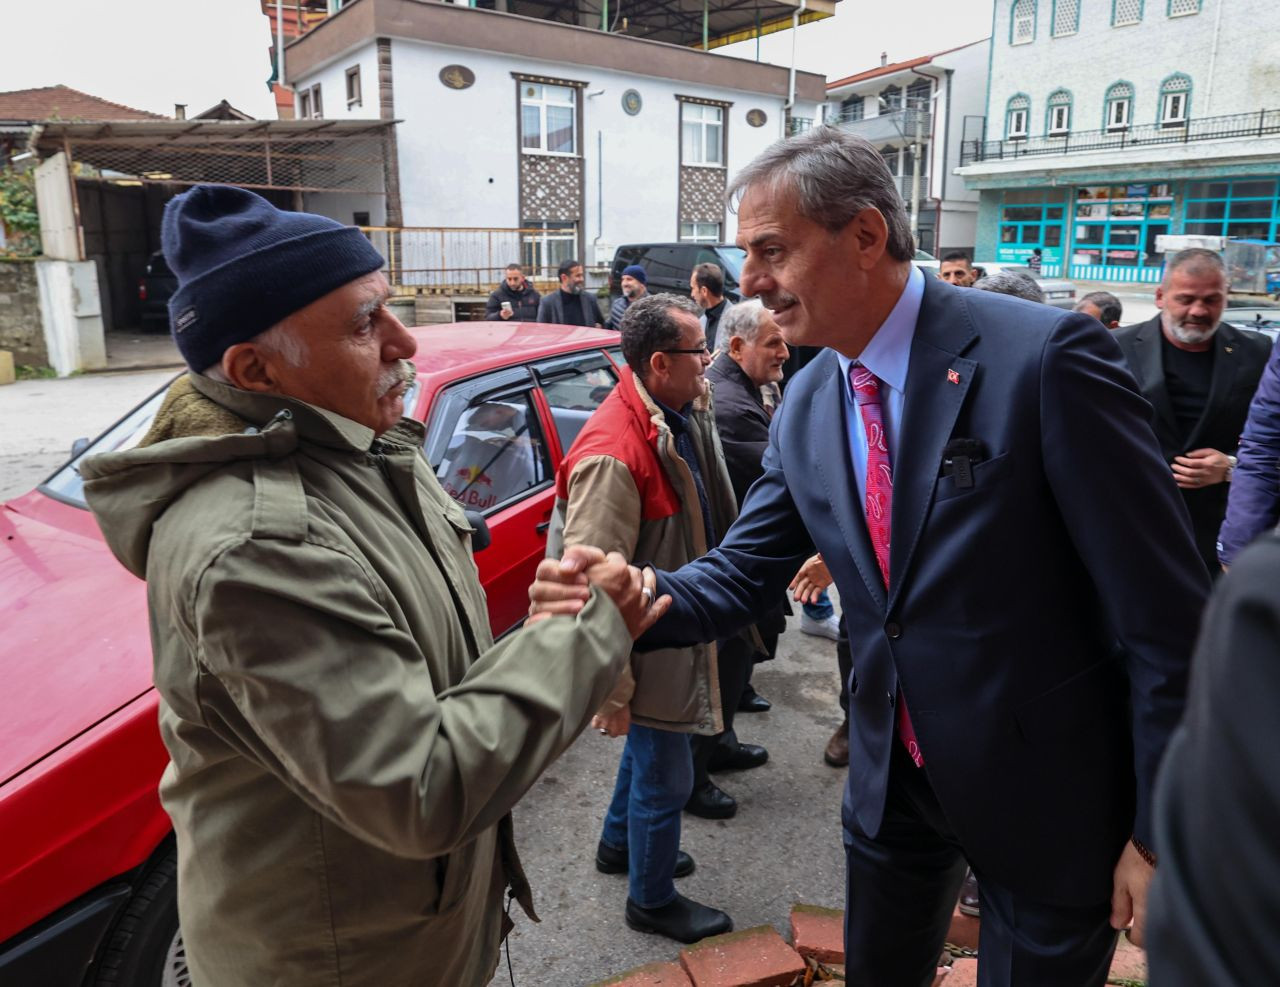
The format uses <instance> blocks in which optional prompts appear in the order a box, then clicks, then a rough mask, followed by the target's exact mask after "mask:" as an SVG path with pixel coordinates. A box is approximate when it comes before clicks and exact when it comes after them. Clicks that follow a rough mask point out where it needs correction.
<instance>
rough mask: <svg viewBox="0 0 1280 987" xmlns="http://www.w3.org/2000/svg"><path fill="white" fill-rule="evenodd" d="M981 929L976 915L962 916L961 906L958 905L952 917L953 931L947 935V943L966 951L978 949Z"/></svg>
mask: <svg viewBox="0 0 1280 987" xmlns="http://www.w3.org/2000/svg"><path fill="white" fill-rule="evenodd" d="M980 927H981V926H980V923H979V920H978V917H977V916H976V915H962V914H961V913H960V906H959V905H957V906H956V910H955V911H954V912H953V913H952V915H951V931H950V932H948V933H947V942H949V943H951V945H953V946H960V947H962V948H964V949H977V948H978V929H979V928H980Z"/></svg>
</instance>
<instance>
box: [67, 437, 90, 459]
mask: <svg viewBox="0 0 1280 987" xmlns="http://www.w3.org/2000/svg"><path fill="white" fill-rule="evenodd" d="M88 448H89V440H88V439H87V438H85V437H84V436H81V437H80V438H78V439H76V440H75V441H74V442H72V443H71V458H72V459H76V458H78V457H79V456H80V453H82V452H84V451H85V450H86V449H88Z"/></svg>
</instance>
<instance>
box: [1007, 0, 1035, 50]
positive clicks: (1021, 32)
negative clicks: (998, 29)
mask: <svg viewBox="0 0 1280 987" xmlns="http://www.w3.org/2000/svg"><path fill="white" fill-rule="evenodd" d="M1035 39H1036V0H1013V17H1012V18H1011V19H1010V22H1009V44H1011V45H1026V44H1030V43H1031V42H1032V41H1035Z"/></svg>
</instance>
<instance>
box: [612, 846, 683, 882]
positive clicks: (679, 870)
mask: <svg viewBox="0 0 1280 987" xmlns="http://www.w3.org/2000/svg"><path fill="white" fill-rule="evenodd" d="M596 870H598V871H599V872H600V873H601V874H625V873H626V872H627V851H626V850H615V849H614V848H613V847H611V846H609V844H608V843H605V842H604V841H603V840H602V841H600V842H599V843H597V844H596ZM692 873H693V858H692V857H691V856H689V855H688V854H687V853H685V852H684V851H683V850H677V851H676V871H675V873H674V874H673V875H672V877H688V876H689V875H690V874H692Z"/></svg>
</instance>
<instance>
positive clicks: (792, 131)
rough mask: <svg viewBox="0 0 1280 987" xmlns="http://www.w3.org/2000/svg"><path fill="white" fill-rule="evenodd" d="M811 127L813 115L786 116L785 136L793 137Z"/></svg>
mask: <svg viewBox="0 0 1280 987" xmlns="http://www.w3.org/2000/svg"><path fill="white" fill-rule="evenodd" d="M812 129H813V117H791V116H789V117H787V136H788V137H794V136H795V135H796V134H803V133H804V132H805V131H806V130H812Z"/></svg>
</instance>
